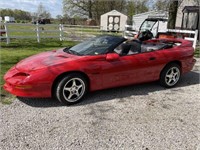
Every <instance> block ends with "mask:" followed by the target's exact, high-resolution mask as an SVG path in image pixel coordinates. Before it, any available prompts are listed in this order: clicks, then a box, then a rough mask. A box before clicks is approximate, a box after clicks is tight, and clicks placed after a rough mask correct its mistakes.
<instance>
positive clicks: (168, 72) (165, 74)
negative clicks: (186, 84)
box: [160, 63, 181, 88]
mask: <svg viewBox="0 0 200 150" xmlns="http://www.w3.org/2000/svg"><path fill="white" fill-rule="evenodd" d="M180 77H181V72H180V66H179V65H178V64H176V63H171V64H169V65H167V66H166V67H165V68H164V69H163V71H162V72H161V75H160V84H161V85H162V86H164V87H168V88H170V87H173V86H175V85H176V84H177V83H178V81H179V79H180Z"/></svg>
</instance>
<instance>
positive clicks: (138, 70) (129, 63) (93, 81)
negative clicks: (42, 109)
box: [4, 35, 195, 105]
mask: <svg viewBox="0 0 200 150" xmlns="http://www.w3.org/2000/svg"><path fill="white" fill-rule="evenodd" d="M193 54H194V49H193V48H192V43H191V42H189V41H186V40H183V39H149V40H146V41H144V40H132V41H129V40H127V39H125V38H123V37H117V36H111V35H104V36H99V37H95V38H92V39H90V40H88V41H85V42H82V43H80V44H77V45H75V46H73V47H71V48H62V49H59V50H53V51H49V52H43V53H40V54H37V55H34V56H31V57H29V58H26V59H24V60H22V61H20V62H19V63H18V64H16V65H15V66H13V67H12V68H11V69H10V70H9V71H8V72H7V73H6V74H5V76H4V80H5V81H6V83H5V85H4V88H5V90H7V91H8V92H10V93H12V94H14V95H17V96H20V97H56V98H57V99H58V100H59V101H60V102H62V103H64V104H67V105H70V104H74V103H76V102H79V101H80V100H82V98H83V97H84V95H85V94H86V93H87V92H89V91H95V90H100V89H106V88H112V87H119V86H125V85H130V84H138V83H143V82H150V81H156V80H159V81H160V84H161V85H162V86H165V87H173V86H175V85H176V84H177V82H178V81H179V79H180V77H181V75H182V74H184V73H186V72H189V71H191V70H192V68H193V66H194V63H195V59H193Z"/></svg>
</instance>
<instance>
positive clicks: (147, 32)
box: [138, 30, 153, 41]
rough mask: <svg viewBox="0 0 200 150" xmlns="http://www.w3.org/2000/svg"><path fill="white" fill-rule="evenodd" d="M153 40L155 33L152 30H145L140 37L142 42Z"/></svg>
mask: <svg viewBox="0 0 200 150" xmlns="http://www.w3.org/2000/svg"><path fill="white" fill-rule="evenodd" d="M152 38H153V33H152V32H151V31H150V30H145V31H143V32H141V33H140V34H139V35H138V39H139V40H140V41H146V40H149V39H152Z"/></svg>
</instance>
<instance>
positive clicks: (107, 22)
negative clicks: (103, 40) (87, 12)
mask: <svg viewBox="0 0 200 150" xmlns="http://www.w3.org/2000/svg"><path fill="white" fill-rule="evenodd" d="M127 18H128V17H127V16H126V15H124V14H122V13H120V12H118V11H116V10H112V11H110V12H107V13H105V14H103V15H101V21H100V22H101V23H100V26H101V30H103V31H124V30H125V25H126V21H127Z"/></svg>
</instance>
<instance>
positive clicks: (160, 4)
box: [153, 0, 170, 11]
mask: <svg viewBox="0 0 200 150" xmlns="http://www.w3.org/2000/svg"><path fill="white" fill-rule="evenodd" d="M169 2H170V1H169V0H157V1H156V2H155V4H154V5H153V8H154V9H156V10H163V11H168V10H169Z"/></svg>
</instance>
